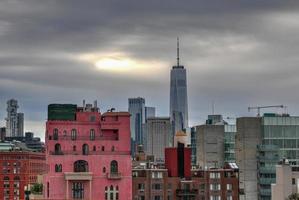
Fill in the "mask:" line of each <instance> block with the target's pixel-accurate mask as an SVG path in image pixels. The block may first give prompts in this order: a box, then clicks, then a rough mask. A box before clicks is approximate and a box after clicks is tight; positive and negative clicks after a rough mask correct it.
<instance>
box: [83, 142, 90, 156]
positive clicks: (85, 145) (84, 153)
mask: <svg viewBox="0 0 299 200" xmlns="http://www.w3.org/2000/svg"><path fill="white" fill-rule="evenodd" d="M88 152H89V147H88V144H83V146H82V154H83V155H88Z"/></svg>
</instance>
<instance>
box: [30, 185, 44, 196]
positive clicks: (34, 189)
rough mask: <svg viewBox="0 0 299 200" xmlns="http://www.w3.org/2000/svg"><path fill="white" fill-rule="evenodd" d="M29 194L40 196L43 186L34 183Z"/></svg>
mask: <svg viewBox="0 0 299 200" xmlns="http://www.w3.org/2000/svg"><path fill="white" fill-rule="evenodd" d="M31 193H32V194H41V193H43V184H41V183H35V184H34V185H33V186H31Z"/></svg>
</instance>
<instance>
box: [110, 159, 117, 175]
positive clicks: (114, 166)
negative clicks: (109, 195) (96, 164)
mask: <svg viewBox="0 0 299 200" xmlns="http://www.w3.org/2000/svg"><path fill="white" fill-rule="evenodd" d="M110 173H111V174H113V173H118V163H117V161H116V160H112V161H111V163H110Z"/></svg>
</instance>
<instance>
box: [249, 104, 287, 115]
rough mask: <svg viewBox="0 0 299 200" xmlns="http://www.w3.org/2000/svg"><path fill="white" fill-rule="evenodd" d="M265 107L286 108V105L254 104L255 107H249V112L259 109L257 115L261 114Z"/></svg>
mask: <svg viewBox="0 0 299 200" xmlns="http://www.w3.org/2000/svg"><path fill="white" fill-rule="evenodd" d="M263 108H286V106H284V105H274V106H254V107H248V112H250V111H251V110H257V116H258V117H259V116H260V111H261V109H263Z"/></svg>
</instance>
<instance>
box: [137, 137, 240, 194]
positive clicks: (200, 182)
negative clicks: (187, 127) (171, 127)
mask: <svg viewBox="0 0 299 200" xmlns="http://www.w3.org/2000/svg"><path fill="white" fill-rule="evenodd" d="M186 136H187V135H186V134H184V133H183V132H178V133H177V134H176V137H175V138H174V141H175V143H174V145H175V147H170V148H166V149H165V166H163V165H161V164H159V165H158V164H155V163H153V162H148V161H146V160H144V162H142V161H141V160H140V158H141V157H139V159H138V160H139V161H138V165H134V168H133V170H132V175H133V186H132V193H133V200H220V199H225V200H238V199H239V196H238V195H239V178H238V177H239V170H238V168H237V166H236V164H226V165H225V167H224V168H220V169H216V168H210V169H208V168H207V169H191V148H189V147H185V146H186V145H185V144H186ZM143 158H144V157H143Z"/></svg>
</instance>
